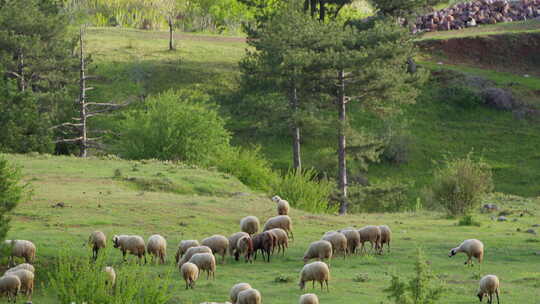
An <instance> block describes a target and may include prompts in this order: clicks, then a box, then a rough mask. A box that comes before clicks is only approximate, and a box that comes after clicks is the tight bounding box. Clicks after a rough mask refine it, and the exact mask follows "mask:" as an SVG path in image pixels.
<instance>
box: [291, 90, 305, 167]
mask: <svg viewBox="0 0 540 304" xmlns="http://www.w3.org/2000/svg"><path fill="white" fill-rule="evenodd" d="M291 108H292V112H293V114H296V112H297V111H298V94H297V90H296V88H293V89H292V94H291ZM291 131H292V146H293V167H294V169H296V170H301V169H302V158H301V154H300V127H299V126H298V123H297V122H296V121H294V122H293V125H292V127H291Z"/></svg>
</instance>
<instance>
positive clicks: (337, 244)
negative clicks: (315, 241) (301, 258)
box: [322, 231, 348, 258]
mask: <svg viewBox="0 0 540 304" xmlns="http://www.w3.org/2000/svg"><path fill="white" fill-rule="evenodd" d="M322 240H324V241H328V242H330V244H332V253H333V254H334V255H337V254H338V252H341V253H343V258H345V257H346V256H347V250H348V249H347V238H346V237H345V235H344V234H343V233H341V232H337V231H329V232H327V233H325V234H324V236H323V237H322Z"/></svg>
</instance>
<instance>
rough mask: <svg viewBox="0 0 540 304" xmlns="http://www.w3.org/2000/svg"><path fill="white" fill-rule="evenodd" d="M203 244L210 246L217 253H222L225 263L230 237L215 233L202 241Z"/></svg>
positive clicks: (222, 259)
mask: <svg viewBox="0 0 540 304" xmlns="http://www.w3.org/2000/svg"><path fill="white" fill-rule="evenodd" d="M201 245H203V246H208V247H209V248H210V249H212V252H213V253H214V254H215V255H218V254H221V264H223V263H225V255H226V254H227V249H229V239H227V238H226V237H224V236H223V235H219V234H215V235H213V236H211V237H207V238H205V239H204V240H202V241H201Z"/></svg>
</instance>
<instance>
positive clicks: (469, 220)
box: [458, 215, 482, 227]
mask: <svg viewBox="0 0 540 304" xmlns="http://www.w3.org/2000/svg"><path fill="white" fill-rule="evenodd" d="M458 225H459V226H477V227H480V226H481V225H482V223H480V222H479V221H477V220H476V219H475V218H474V217H473V216H472V215H465V216H463V217H462V218H461V219H460V220H459V222H458Z"/></svg>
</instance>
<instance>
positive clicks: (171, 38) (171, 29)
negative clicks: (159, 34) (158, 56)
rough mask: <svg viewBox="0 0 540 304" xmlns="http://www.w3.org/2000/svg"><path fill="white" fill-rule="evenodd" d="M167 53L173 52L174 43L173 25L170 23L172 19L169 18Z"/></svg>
mask: <svg viewBox="0 0 540 304" xmlns="http://www.w3.org/2000/svg"><path fill="white" fill-rule="evenodd" d="M168 21H169V51H173V50H174V41H173V31H174V28H173V26H174V24H173V22H172V18H171V17H170V16H169V20H168Z"/></svg>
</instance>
